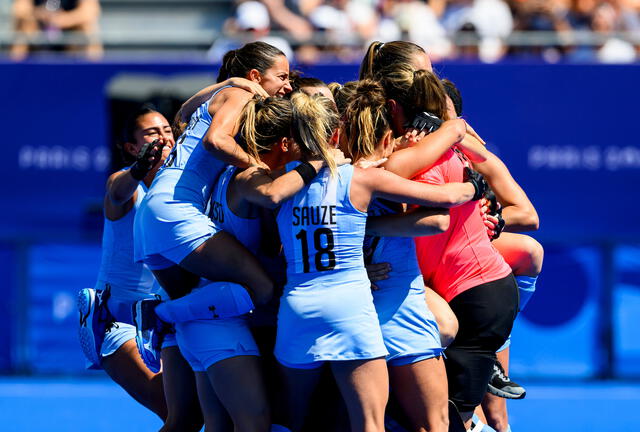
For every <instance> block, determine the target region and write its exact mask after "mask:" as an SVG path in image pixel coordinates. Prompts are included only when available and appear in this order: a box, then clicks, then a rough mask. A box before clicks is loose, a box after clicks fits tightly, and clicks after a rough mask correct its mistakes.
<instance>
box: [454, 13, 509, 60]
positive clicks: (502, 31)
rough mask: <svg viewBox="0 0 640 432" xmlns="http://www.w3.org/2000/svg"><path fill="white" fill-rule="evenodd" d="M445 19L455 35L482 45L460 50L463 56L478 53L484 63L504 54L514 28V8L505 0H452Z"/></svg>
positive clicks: (497, 58)
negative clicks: (506, 41)
mask: <svg viewBox="0 0 640 432" xmlns="http://www.w3.org/2000/svg"><path fill="white" fill-rule="evenodd" d="M442 22H443V25H444V26H445V28H446V30H447V32H448V34H449V35H450V36H451V37H453V38H458V37H462V38H463V40H464V41H466V42H468V43H477V44H478V45H477V49H474V48H472V47H471V48H467V47H462V48H461V49H459V51H460V52H461V53H462V55H463V56H465V57H470V56H471V55H472V54H473V53H474V52H476V53H477V56H478V58H480V59H481V60H482V61H484V62H495V61H498V60H499V59H500V58H502V57H503V56H504V54H505V53H506V47H505V45H504V40H505V39H506V38H507V37H508V36H509V35H510V34H511V32H512V30H513V17H512V15H511V9H510V8H509V6H508V5H507V4H506V3H505V2H504V1H503V0H455V1H450V2H449V3H447V7H446V9H445V10H444V14H443V17H442Z"/></svg>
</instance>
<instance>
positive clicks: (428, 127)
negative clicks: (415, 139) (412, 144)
mask: <svg viewBox="0 0 640 432" xmlns="http://www.w3.org/2000/svg"><path fill="white" fill-rule="evenodd" d="M442 123H444V122H443V121H442V120H440V119H439V118H438V117H436V116H435V115H434V114H431V113H430V112H426V111H423V112H421V113H418V114H416V116H415V117H414V118H413V120H412V121H411V122H410V123H407V124H406V125H405V127H406V128H407V129H417V130H419V131H420V132H422V131H424V132H426V133H431V132H433V131H436V130H438V128H439V127H440V126H441V125H442Z"/></svg>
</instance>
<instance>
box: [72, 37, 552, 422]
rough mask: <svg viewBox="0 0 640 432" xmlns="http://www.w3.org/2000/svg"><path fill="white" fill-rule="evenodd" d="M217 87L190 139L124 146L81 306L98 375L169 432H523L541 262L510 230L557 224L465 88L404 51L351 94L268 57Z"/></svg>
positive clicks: (132, 138) (137, 119) (167, 137)
mask: <svg viewBox="0 0 640 432" xmlns="http://www.w3.org/2000/svg"><path fill="white" fill-rule="evenodd" d="M217 81H218V83H217V84H215V85H212V86H210V87H207V88H205V89H203V90H201V91H200V92H198V93H197V94H196V95H194V96H193V97H191V98H190V99H189V100H188V101H186V102H185V103H184V104H183V106H182V108H181V109H180V111H179V112H178V114H177V115H176V120H175V124H174V125H173V128H172V126H171V125H170V124H169V122H168V121H167V120H166V118H164V117H163V116H162V115H161V114H160V113H158V112H156V111H154V110H152V109H149V108H146V109H143V110H141V111H139V112H137V113H135V115H134V116H133V117H132V118H131V119H130V121H129V123H128V125H127V127H126V129H125V134H124V135H125V136H124V137H123V140H122V141H123V142H122V150H123V154H124V155H125V156H126V157H127V158H129V162H130V163H132V164H131V165H130V167H128V168H126V169H123V170H121V171H118V172H116V173H114V174H112V175H111V176H110V178H109V180H108V182H107V193H106V196H105V200H104V206H105V228H104V235H103V256H102V264H101V270H100V274H99V277H98V283H97V285H96V287H95V289H89V288H87V289H83V290H81V291H80V293H79V298H78V307H79V312H80V341H81V345H82V348H83V351H84V352H85V355H86V357H87V360H88V362H89V363H90V365H91V366H93V367H96V368H99V367H101V368H103V369H104V370H105V371H106V372H107V373H108V374H109V376H111V378H112V379H113V380H114V381H116V382H117V383H118V384H119V385H121V386H122V387H123V388H124V389H125V390H126V391H127V392H128V393H129V394H130V395H131V396H133V397H134V398H135V399H136V400H137V401H139V402H140V403H141V404H143V405H144V406H146V407H147V408H149V409H150V410H152V411H153V412H155V413H156V414H157V415H158V416H159V417H161V418H162V419H163V421H164V426H163V428H162V429H161V430H162V431H197V430H200V429H201V428H202V425H203V424H204V426H205V430H207V431H227V430H229V431H230V430H236V431H256V432H258V431H265V432H266V431H296V432H297V431H307V430H351V431H366V432H374V431H375V432H382V431H384V430H385V411H387V412H388V413H390V416H388V417H387V421H390V418H391V417H393V418H395V419H396V420H397V421H398V423H400V424H401V425H402V426H403V427H404V428H406V429H407V430H416V431H432V432H433V431H447V430H454V431H462V430H476V431H479V430H482V428H483V427H485V426H484V425H483V421H484V422H486V423H487V424H489V425H490V426H492V427H493V428H494V429H495V430H497V431H499V432H504V431H507V430H510V427H509V424H508V419H507V412H506V404H505V400H504V398H505V397H508V398H521V397H524V390H523V389H522V388H521V387H519V386H517V384H515V383H513V382H511V381H510V380H509V379H508V377H507V376H506V375H505V370H508V346H509V337H510V333H511V329H512V325H513V322H514V319H515V318H516V315H517V312H518V310H521V309H522V308H523V307H524V305H525V304H526V302H527V301H528V298H529V297H530V295H531V294H532V293H533V291H534V289H535V280H536V277H537V275H538V273H539V272H540V269H541V266H542V255H543V253H542V248H541V246H540V245H539V244H538V243H537V242H536V241H535V240H533V239H532V238H530V237H527V236H524V235H520V234H513V233H511V232H513V231H526V230H534V229H536V228H537V226H538V217H537V214H536V212H535V209H534V208H533V206H532V204H531V202H530V201H529V200H528V198H527V196H526V195H525V193H524V192H523V190H522V189H521V188H520V187H519V186H518V184H517V183H516V182H515V181H514V180H513V178H512V177H511V175H510V174H509V171H508V170H507V168H506V167H505V165H504V164H503V163H502V162H501V161H500V160H499V159H498V158H497V157H496V156H495V155H493V154H492V153H490V152H489V151H488V150H487V149H486V148H485V146H484V141H483V140H482V139H481V138H480V137H479V136H478V134H477V133H476V132H475V131H474V130H473V129H472V128H471V127H470V126H469V125H468V124H467V123H466V122H465V120H463V119H461V118H460V115H461V112H462V99H461V97H460V93H459V92H458V90H457V89H456V87H455V86H454V85H453V83H451V82H450V81H447V80H441V79H440V78H439V77H437V76H436V75H435V74H434V73H433V72H432V69H431V63H430V61H429V57H428V56H427V54H426V53H425V51H424V50H423V49H422V48H420V47H419V46H417V45H415V44H412V43H409V42H401V41H397V42H390V43H385V44H383V43H380V42H374V43H373V44H371V46H370V47H369V49H368V51H367V54H366V56H365V58H364V60H363V62H362V66H361V69H360V77H359V80H358V81H354V82H349V83H345V84H344V85H342V84H338V83H332V84H330V85H327V84H325V83H324V82H322V81H320V80H318V79H315V78H306V77H295V78H294V79H292V80H291V82H290V74H289V63H288V61H287V59H286V57H285V56H284V54H283V53H282V52H280V51H279V50H278V49H277V48H275V47H273V46H271V45H268V44H266V43H263V42H253V43H249V44H247V45H245V46H243V47H242V48H240V49H237V50H233V51H230V52H228V53H227V54H226V55H225V57H224V59H223V65H222V67H221V69H220V72H219V75H218V80H217ZM176 130H177V131H178V133H177V134H176V135H178V134H179V135H180V137H179V138H178V139H177V141H176V140H175V139H174V133H175V132H176ZM503 230H504V231H505V232H502V231H503ZM507 231H511V232H507ZM501 233H502V235H501ZM498 237H499V238H498ZM514 276H515V277H514ZM156 281H157V283H156ZM425 284H426V286H427V288H426V287H425ZM136 345H137V347H136ZM496 352H497V353H498V354H497V357H498V359H499V362H496ZM328 371H330V375H328ZM328 376H332V380H328V379H326V378H327V377H328ZM329 381H331V382H332V383H335V384H334V387H332V386H331V385H330V384H328V383H329ZM389 387H391V394H392V395H393V399H394V401H395V402H396V404H395V405H394V406H396V408H395V410H394V412H393V413H391V412H390V411H391V410H390V409H388V407H387V405H388V401H389V395H390V388H389ZM488 389H489V390H490V391H491V393H487V390H488ZM338 393H339V395H341V398H340V397H339V396H338ZM318 395H320V396H318ZM500 396H501V397H500ZM336 401H338V402H339V403H336ZM481 404H482V407H481V408H482V409H480V407H479V406H480V405H481ZM337 405H338V406H337ZM341 410H344V411H346V414H345V415H339V414H338V413H340V412H341ZM474 410H476V411H478V415H479V417H477V416H474ZM487 430H488V429H487Z"/></svg>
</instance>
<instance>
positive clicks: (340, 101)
mask: <svg viewBox="0 0 640 432" xmlns="http://www.w3.org/2000/svg"><path fill="white" fill-rule="evenodd" d="M328 87H329V90H331V94H332V95H333V99H334V100H335V101H336V107H337V108H338V113H339V114H340V117H343V116H344V113H345V111H346V109H347V105H348V104H349V102H350V101H351V98H353V95H354V94H355V93H356V87H358V81H349V82H346V83H344V85H343V84H340V83H337V82H332V83H330V84H329V85H328Z"/></svg>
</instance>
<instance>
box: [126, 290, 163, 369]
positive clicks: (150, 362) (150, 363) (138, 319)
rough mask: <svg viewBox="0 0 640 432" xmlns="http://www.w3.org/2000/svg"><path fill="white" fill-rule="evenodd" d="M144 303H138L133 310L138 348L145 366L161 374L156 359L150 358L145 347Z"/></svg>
mask: <svg viewBox="0 0 640 432" xmlns="http://www.w3.org/2000/svg"><path fill="white" fill-rule="evenodd" d="M141 306H142V301H137V302H136V303H135V307H134V308H133V322H134V324H135V326H136V347H137V348H138V354H140V357H141V358H142V361H143V362H144V364H145V365H146V366H147V367H148V368H149V370H150V371H151V372H153V373H158V372H160V367H159V366H156V359H155V358H150V357H149V356H148V354H147V350H146V349H145V347H144V340H143V338H142V328H143V327H142V308H141Z"/></svg>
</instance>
